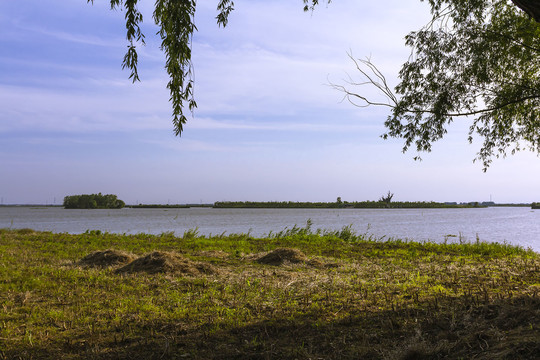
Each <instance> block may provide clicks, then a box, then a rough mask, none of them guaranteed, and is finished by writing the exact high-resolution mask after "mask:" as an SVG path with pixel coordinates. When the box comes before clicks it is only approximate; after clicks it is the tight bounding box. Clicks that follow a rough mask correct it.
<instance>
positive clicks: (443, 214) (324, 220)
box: [0, 206, 540, 252]
mask: <svg viewBox="0 0 540 360" xmlns="http://www.w3.org/2000/svg"><path fill="white" fill-rule="evenodd" d="M308 219H311V220H312V222H313V225H312V228H313V229H318V228H322V229H341V228H342V227H343V226H347V225H352V227H353V229H355V230H356V232H357V233H368V234H372V235H373V236H375V237H377V238H380V237H386V238H388V237H394V238H401V239H410V240H417V241H424V240H431V241H436V242H442V241H444V240H445V239H447V240H448V241H459V239H460V238H461V239H462V240H465V241H475V240H476V238H477V237H478V238H479V239H480V240H482V241H490V242H508V243H510V244H515V245H520V246H522V247H525V248H528V247H530V248H532V249H533V250H535V251H537V252H538V251H540V210H532V209H530V208H526V207H492V208H476V209H475V208H472V209H212V208H190V209H130V208H125V209H120V210H66V209H63V208H61V207H26V206H16V207H0V228H32V229H34V230H45V231H52V232H68V233H74V234H77V233H83V232H85V231H86V230H101V231H108V232H113V233H127V234H134V233H141V232H144V233H150V234H159V233H162V232H168V231H173V232H175V233H176V234H177V235H182V234H183V233H184V232H185V231H187V230H190V229H195V228H197V229H198V231H199V234H201V235H210V234H213V235H219V234H222V233H226V234H231V233H247V232H250V233H251V234H252V235H254V236H263V235H266V234H268V233H269V232H270V231H273V232H276V231H280V230H283V229H285V228H286V227H289V228H290V227H292V226H294V225H295V224H296V225H298V226H305V225H306V222H307V220H308Z"/></svg>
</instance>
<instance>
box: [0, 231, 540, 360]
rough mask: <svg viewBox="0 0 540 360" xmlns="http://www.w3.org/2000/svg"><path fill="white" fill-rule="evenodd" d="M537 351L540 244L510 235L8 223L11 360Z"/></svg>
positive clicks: (3, 244)
mask: <svg viewBox="0 0 540 360" xmlns="http://www.w3.org/2000/svg"><path fill="white" fill-rule="evenodd" d="M105 250H108V251H105ZM538 353H540V255H539V254H537V253H534V252H532V251H526V250H523V249H521V248H518V247H512V246H509V245H505V244H487V243H471V244H440V245H437V244H433V243H425V244H420V243H414V242H404V241H399V240H386V241H377V240H376V239H373V238H370V237H369V236H363V235H356V234H354V233H352V232H351V229H350V228H344V229H342V230H340V231H330V232H329V231H327V232H324V231H316V232H312V231H311V229H309V226H308V227H306V228H298V227H295V228H293V229H288V230H285V231H281V232H279V233H274V234H270V235H269V236H268V237H266V238H252V237H251V236H250V235H249V234H236V235H222V236H214V237H204V236H199V235H198V234H197V233H196V231H190V232H187V233H185V234H184V235H183V236H181V237H175V236H174V235H173V234H172V233H163V234H161V235H156V236H154V235H147V234H138V235H117V234H108V233H100V232H99V231H90V232H87V233H85V234H80V235H69V234H55V233H50V232H34V231H32V230H29V229H23V230H7V229H3V230H0V359H78V358H84V359H131V358H139V359H470V358H475V359H537V354H538Z"/></svg>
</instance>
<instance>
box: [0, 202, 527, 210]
mask: <svg viewBox="0 0 540 360" xmlns="http://www.w3.org/2000/svg"><path fill="white" fill-rule="evenodd" d="M531 206H532V203H506V204H495V203H490V204H485V203H460V204H457V203H437V202H425V201H422V202H421V201H417V202H408V201H407V202H398V201H396V202H391V203H390V204H387V203H381V202H378V201H363V202H343V203H341V204H339V203H335V202H334V203H331V202H330V203H325V202H292V201H284V202H273V201H272V202H259V201H245V202H244V201H230V202H229V201H227V202H216V203H214V204H137V205H126V206H125V208H132V209H188V208H214V209H256V208H260V209H460V208H487V207H531ZM2 207H36V208H45V207H64V206H63V205H59V204H1V205H0V208H2Z"/></svg>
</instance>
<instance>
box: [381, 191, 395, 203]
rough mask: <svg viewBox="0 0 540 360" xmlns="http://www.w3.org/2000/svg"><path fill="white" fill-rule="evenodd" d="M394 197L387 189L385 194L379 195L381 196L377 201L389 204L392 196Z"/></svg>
mask: <svg viewBox="0 0 540 360" xmlns="http://www.w3.org/2000/svg"><path fill="white" fill-rule="evenodd" d="M393 197H394V194H393V193H391V192H390V191H388V194H386V196H384V195H383V196H381V198H380V199H379V202H384V203H387V204H390V202H392V198H393Z"/></svg>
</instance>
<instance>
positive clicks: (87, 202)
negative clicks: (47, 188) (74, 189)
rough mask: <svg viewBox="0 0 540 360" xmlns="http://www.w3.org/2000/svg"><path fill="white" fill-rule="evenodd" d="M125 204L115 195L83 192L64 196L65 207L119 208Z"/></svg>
mask: <svg viewBox="0 0 540 360" xmlns="http://www.w3.org/2000/svg"><path fill="white" fill-rule="evenodd" d="M125 205H126V203H125V202H123V201H122V200H120V199H118V197H117V196H116V195H113V194H108V195H102V194H101V193H99V194H89V195H88V194H83V195H70V196H66V197H64V208H65V209H121V208H123V207H124V206H125Z"/></svg>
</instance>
